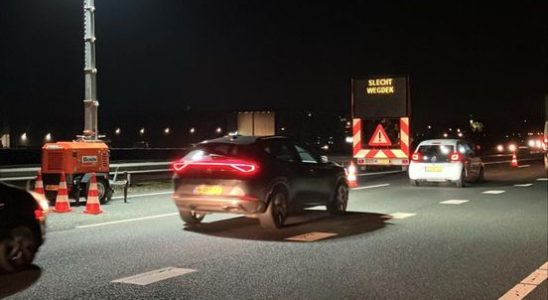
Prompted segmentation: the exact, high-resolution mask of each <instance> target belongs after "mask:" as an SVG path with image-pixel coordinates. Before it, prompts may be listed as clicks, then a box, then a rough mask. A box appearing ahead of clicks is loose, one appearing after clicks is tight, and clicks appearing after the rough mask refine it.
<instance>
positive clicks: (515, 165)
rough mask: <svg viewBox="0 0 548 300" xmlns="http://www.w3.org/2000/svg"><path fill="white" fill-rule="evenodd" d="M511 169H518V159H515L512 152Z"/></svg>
mask: <svg viewBox="0 0 548 300" xmlns="http://www.w3.org/2000/svg"><path fill="white" fill-rule="evenodd" d="M511 165H512V167H514V168H516V167H519V165H518V158H517V157H516V152H512V163H511Z"/></svg>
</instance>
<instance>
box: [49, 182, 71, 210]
mask: <svg viewBox="0 0 548 300" xmlns="http://www.w3.org/2000/svg"><path fill="white" fill-rule="evenodd" d="M53 210H54V211H55V212H58V213H65V212H69V211H72V209H71V208H70V203H69V199H68V191H67V179H66V177H65V172H63V173H61V180H60V182H59V188H58V189H57V198H55V208H54V209H53Z"/></svg>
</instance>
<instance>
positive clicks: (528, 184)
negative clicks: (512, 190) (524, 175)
mask: <svg viewBox="0 0 548 300" xmlns="http://www.w3.org/2000/svg"><path fill="white" fill-rule="evenodd" d="M532 185H533V184H532V183H523V184H514V186H517V187H528V186H532Z"/></svg>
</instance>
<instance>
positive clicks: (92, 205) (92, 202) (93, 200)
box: [84, 173, 103, 215]
mask: <svg viewBox="0 0 548 300" xmlns="http://www.w3.org/2000/svg"><path fill="white" fill-rule="evenodd" d="M102 212H103V211H102V210H101V204H99V192H98V191H97V177H96V176H95V173H93V174H92V175H91V181H90V182H89V189H88V197H87V201H86V209H84V213H86V214H93V215H98V214H100V213H102Z"/></svg>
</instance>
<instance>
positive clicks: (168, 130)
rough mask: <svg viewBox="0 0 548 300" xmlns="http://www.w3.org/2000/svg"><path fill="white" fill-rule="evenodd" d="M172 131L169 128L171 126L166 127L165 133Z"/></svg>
mask: <svg viewBox="0 0 548 300" xmlns="http://www.w3.org/2000/svg"><path fill="white" fill-rule="evenodd" d="M170 132H171V130H170V129H169V127H166V128H165V129H164V134H166V135H167V134H169V133H170Z"/></svg>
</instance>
